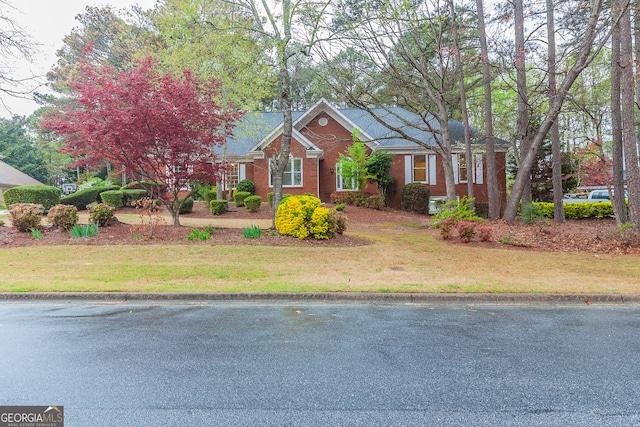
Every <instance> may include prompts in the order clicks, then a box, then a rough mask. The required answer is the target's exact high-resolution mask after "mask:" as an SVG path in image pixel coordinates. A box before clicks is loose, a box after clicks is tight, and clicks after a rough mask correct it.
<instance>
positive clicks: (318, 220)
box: [309, 207, 333, 240]
mask: <svg viewBox="0 0 640 427" xmlns="http://www.w3.org/2000/svg"><path fill="white" fill-rule="evenodd" d="M309 231H310V232H311V234H313V237H315V238H316V239H323V240H326V239H330V238H331V237H333V231H332V230H331V223H330V221H329V209H327V208H323V207H320V208H316V210H315V211H313V214H312V215H311V227H310V230H309Z"/></svg>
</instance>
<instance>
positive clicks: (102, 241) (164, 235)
mask: <svg viewBox="0 0 640 427" xmlns="http://www.w3.org/2000/svg"><path fill="white" fill-rule="evenodd" d="M329 207H331V206H329ZM118 212H119V213H133V214H136V213H137V212H136V211H135V210H134V209H122V210H119V211H118ZM345 214H346V215H347V217H348V221H347V235H338V236H337V237H336V238H335V239H330V240H314V239H306V240H299V239H297V238H294V237H289V236H280V235H278V234H277V233H275V232H273V231H271V230H264V231H263V232H262V235H261V237H260V238H259V239H248V238H245V237H244V236H243V235H242V230H241V229H239V228H217V229H216V230H215V231H214V233H213V235H212V238H211V239H209V240H205V241H200V240H195V241H189V240H187V236H188V235H189V233H190V232H191V230H192V229H193V227H186V226H182V227H172V226H166V225H162V226H156V227H154V228H153V229H149V228H147V229H140V228H139V227H135V226H131V225H128V224H122V223H120V224H116V225H113V226H109V227H103V228H102V229H101V230H100V232H99V233H98V234H97V235H96V236H95V237H93V238H90V239H74V238H71V236H70V234H69V233H68V232H62V231H60V230H57V229H55V228H53V227H44V228H43V230H42V239H40V240H36V239H35V238H34V237H33V236H32V235H31V233H21V232H18V231H17V230H14V229H11V228H10V227H6V226H5V227H0V248H9V247H24V246H53V245H90V246H97V245H123V244H126V245H133V244H135V245H144V244H167V243H171V244H181V245H194V244H206V245H233V246H236V245H255V246H301V247H314V246H317V247H349V246H361V245H367V244H370V241H368V240H366V239H362V238H358V237H353V236H351V235H349V230H352V231H353V230H356V231H357V230H366V229H371V228H379V229H385V230H393V232H394V233H401V234H412V233H416V232H417V231H416V225H418V226H420V227H419V229H418V230H419V232H421V233H428V234H431V235H433V236H434V237H436V238H439V237H438V230H434V229H429V228H428V225H429V223H430V217H428V216H425V215H417V214H412V213H407V212H402V211H396V210H391V209H383V210H374V209H366V208H360V207H354V206H348V207H347V209H346V211H345ZM189 217H192V218H214V216H213V215H212V214H211V213H210V212H209V211H208V209H207V207H206V206H205V205H204V204H203V203H195V205H194V210H193V212H192V213H190V214H185V215H181V218H189ZM218 218H221V219H225V218H226V219H270V218H271V209H270V208H269V207H268V206H266V205H263V206H261V208H260V210H259V211H258V212H256V213H250V212H248V211H246V210H245V209H243V208H235V207H233V206H232V207H231V210H230V212H227V213H225V214H223V215H222V216H220V217H218ZM488 224H489V225H490V226H491V227H492V237H491V240H490V241H489V242H480V241H478V240H477V239H476V240H473V241H472V242H471V243H468V245H471V246H476V247H484V248H512V249H519V250H538V251H550V252H589V253H608V254H640V238H638V236H637V235H630V234H629V235H627V236H621V235H620V233H619V232H618V231H617V229H616V225H615V221H614V220H613V219H597V220H580V221H567V222H566V223H564V224H558V223H554V222H545V223H542V222H539V223H537V224H533V225H524V224H520V223H516V224H507V223H505V222H504V221H489V222H488ZM409 225H410V226H409ZM448 242H450V243H451V244H463V243H461V242H460V239H458V238H457V237H455V236H454V238H452V239H450V240H448Z"/></svg>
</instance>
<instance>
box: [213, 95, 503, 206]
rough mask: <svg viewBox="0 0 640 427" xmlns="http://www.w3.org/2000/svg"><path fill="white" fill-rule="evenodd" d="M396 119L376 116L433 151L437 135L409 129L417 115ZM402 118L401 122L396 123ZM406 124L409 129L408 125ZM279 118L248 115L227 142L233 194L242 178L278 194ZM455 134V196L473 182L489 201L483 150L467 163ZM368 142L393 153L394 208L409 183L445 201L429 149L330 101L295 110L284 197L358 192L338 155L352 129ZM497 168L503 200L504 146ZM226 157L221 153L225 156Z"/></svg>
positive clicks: (454, 125)
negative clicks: (274, 181) (274, 178)
mask: <svg viewBox="0 0 640 427" xmlns="http://www.w3.org/2000/svg"><path fill="white" fill-rule="evenodd" d="M392 112H393V114H391V113H389V112H386V111H385V110H382V109H380V110H377V111H376V113H377V114H378V115H379V116H381V117H382V118H383V119H384V120H385V121H389V123H392V124H393V125H394V126H396V127H397V128H399V129H400V128H403V131H405V132H406V133H407V134H409V135H411V136H412V137H414V138H417V139H419V140H420V141H423V142H424V143H425V144H426V145H427V146H433V145H435V140H434V137H433V134H432V133H430V132H426V131H424V130H420V129H417V128H415V127H409V126H406V125H405V123H407V122H412V121H419V120H420V121H421V120H422V119H421V118H420V117H419V116H418V115H415V114H413V113H410V112H408V111H407V110H404V109H401V108H393V109H392ZM398 116H399V117H402V120H400V119H398V118H397V117H398ZM403 122H404V123H403ZM282 128H283V121H282V113H249V114H247V115H245V116H244V117H243V120H242V123H241V124H239V125H238V126H237V127H236V129H235V130H234V137H233V138H230V139H229V140H228V141H227V145H226V147H225V149H224V150H225V151H224V155H223V157H225V158H226V159H227V160H228V161H229V172H228V178H227V179H228V182H227V185H226V187H227V188H234V187H235V184H237V182H238V181H239V180H242V179H250V180H252V181H253V182H254V183H255V186H256V194H258V195H260V196H262V197H263V198H265V199H266V196H267V193H269V192H271V191H273V188H272V185H271V173H270V168H269V159H271V158H272V157H274V156H276V155H277V153H279V151H280V144H281V137H282ZM450 128H451V132H452V136H453V138H454V139H455V141H456V144H455V148H454V150H453V151H454V154H453V162H454V169H455V173H454V176H455V182H456V193H457V194H458V196H464V195H466V194H467V180H468V179H472V180H473V182H474V196H475V199H476V200H477V201H479V202H486V201H487V188H486V182H487V179H486V167H485V166H484V165H485V156H484V144H482V143H480V142H475V143H474V144H473V147H474V148H473V151H474V154H473V159H472V161H467V160H468V159H466V155H465V147H464V143H463V142H462V141H463V131H464V129H463V126H462V124H461V123H459V122H456V121H451V122H450ZM356 129H358V138H359V139H360V140H361V141H362V142H364V143H365V144H366V146H367V147H368V148H369V152H370V153H372V152H375V151H379V150H383V151H386V152H388V153H390V154H392V155H393V157H394V159H393V165H392V168H391V171H390V173H391V175H394V176H395V177H396V178H397V180H398V187H397V191H396V194H395V196H394V198H393V200H392V206H393V207H396V208H397V207H399V206H400V195H401V190H402V187H403V186H404V185H405V184H408V183H411V182H421V183H424V184H426V185H428V186H429V189H430V191H431V196H432V197H444V196H446V190H445V178H444V171H443V168H442V162H441V160H440V157H439V156H438V155H437V154H436V153H435V152H434V151H433V150H431V149H428V148H426V147H424V146H421V145H418V144H415V143H413V142H410V141H407V140H405V139H403V138H401V137H400V136H399V135H398V134H397V133H395V132H393V131H391V130H389V129H388V128H387V127H385V126H384V125H382V124H380V123H379V122H378V121H377V120H376V119H375V118H374V117H372V116H371V115H370V114H369V113H368V112H366V111H364V110H360V109H355V108H348V109H338V108H335V107H333V106H332V105H331V104H330V103H328V102H327V101H326V100H320V101H319V102H318V103H316V104H315V105H314V106H313V107H311V108H310V109H309V110H307V111H302V112H294V114H293V138H292V141H291V156H290V159H289V165H288V166H287V170H286V172H285V176H284V188H283V193H287V194H304V193H311V194H314V195H316V196H318V197H319V198H320V199H321V200H322V201H323V202H329V201H330V197H331V194H332V193H336V192H340V191H353V190H352V189H351V187H352V185H350V183H347V182H344V180H343V179H342V177H341V176H340V174H339V170H340V167H339V164H338V159H339V156H338V155H339V153H342V154H345V155H346V153H347V147H349V146H350V145H351V144H352V143H353V140H352V135H353V133H354V130H356ZM496 151H497V153H496V163H497V169H498V185H499V191H500V194H501V199H502V201H503V202H504V200H505V199H506V193H505V192H506V173H505V151H506V149H505V147H503V146H502V145H500V147H499V148H497V150H496ZM220 154H222V153H220ZM364 191H365V192H366V193H377V191H378V190H377V186H376V185H375V184H369V186H368V187H367V188H365V189H364Z"/></svg>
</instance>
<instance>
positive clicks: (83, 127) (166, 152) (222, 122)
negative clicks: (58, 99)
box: [42, 58, 241, 225]
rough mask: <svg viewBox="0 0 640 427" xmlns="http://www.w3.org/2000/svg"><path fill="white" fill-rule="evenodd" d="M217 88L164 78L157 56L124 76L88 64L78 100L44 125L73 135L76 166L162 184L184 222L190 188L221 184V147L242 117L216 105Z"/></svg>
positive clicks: (156, 189) (159, 191) (190, 78)
mask: <svg viewBox="0 0 640 427" xmlns="http://www.w3.org/2000/svg"><path fill="white" fill-rule="evenodd" d="M218 88H219V83H218V82H216V81H214V80H212V81H209V82H203V81H201V80H200V79H199V78H198V77H196V76H194V75H193V74H192V73H191V72H190V71H188V70H185V71H184V72H183V74H182V76H180V77H178V76H174V75H173V74H170V73H165V74H162V73H160V72H159V71H158V70H157V68H156V65H155V63H154V62H153V61H152V60H151V59H150V58H147V59H145V60H143V61H141V62H140V63H138V64H137V65H136V66H135V67H134V68H132V69H131V70H128V71H124V72H116V71H115V70H114V69H112V68H107V67H103V66H92V65H90V64H87V63H85V64H82V65H81V68H80V77H79V78H78V79H77V81H76V82H74V84H73V89H74V92H73V97H72V99H71V102H70V103H69V104H68V105H67V106H66V107H65V108H63V109H62V110H61V111H58V112H55V113H52V114H49V115H47V116H45V117H44V118H43V121H42V125H43V127H45V128H47V129H49V130H51V131H53V132H54V133H55V134H56V135H59V136H64V137H65V138H66V143H65V151H68V152H69V153H71V154H72V155H73V156H74V158H76V159H77V161H76V164H78V165H83V166H87V167H95V166H99V165H104V163H105V161H108V162H110V163H112V164H113V165H114V166H115V167H123V168H124V169H125V170H126V171H127V172H128V173H131V174H134V175H136V176H138V177H140V179H143V180H148V181H150V182H153V183H156V184H155V185H153V186H152V187H151V188H152V190H151V191H152V192H153V193H155V194H153V195H154V196H161V197H159V198H160V199H161V200H163V201H164V202H165V204H166V206H167V208H168V209H169V211H170V212H171V216H172V218H173V224H174V225H180V220H179V210H180V207H181V202H182V201H183V200H184V198H186V197H187V196H189V195H191V194H193V192H194V191H195V189H191V190H190V189H188V187H187V184H188V183H190V182H193V181H200V182H215V177H216V174H217V173H218V172H219V168H220V166H219V164H218V163H217V162H216V161H215V158H216V156H215V151H214V147H215V145H218V144H222V143H224V141H225V139H226V137H227V136H228V135H230V133H231V130H232V128H233V126H234V124H235V122H236V121H237V120H238V119H239V118H240V116H241V112H237V111H234V112H231V111H232V108H230V106H223V105H220V104H219V103H218V102H217V101H216V95H217V94H218ZM185 189H186V190H187V191H188V194H187V195H185V193H184V190H185ZM179 195H184V197H180V196H179Z"/></svg>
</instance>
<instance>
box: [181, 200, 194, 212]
mask: <svg viewBox="0 0 640 427" xmlns="http://www.w3.org/2000/svg"><path fill="white" fill-rule="evenodd" d="M179 202H182V206H180V210H179V213H181V214H188V213H191V212H193V197H187V198H186V199H180V200H178V203H179Z"/></svg>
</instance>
